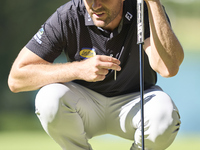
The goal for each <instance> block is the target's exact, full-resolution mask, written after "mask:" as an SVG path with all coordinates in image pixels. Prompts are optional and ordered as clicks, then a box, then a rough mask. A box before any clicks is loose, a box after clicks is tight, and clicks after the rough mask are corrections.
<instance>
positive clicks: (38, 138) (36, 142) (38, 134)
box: [0, 131, 200, 150]
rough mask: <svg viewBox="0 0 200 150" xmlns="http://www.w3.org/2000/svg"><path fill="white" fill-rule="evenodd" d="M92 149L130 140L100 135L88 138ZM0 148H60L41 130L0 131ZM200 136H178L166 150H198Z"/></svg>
mask: <svg viewBox="0 0 200 150" xmlns="http://www.w3.org/2000/svg"><path fill="white" fill-rule="evenodd" d="M90 143H91V145H92V147H93V149H94V150H129V149H130V146H131V145H132V142H131V141H129V140H124V139H121V138H118V137H114V136H110V135H109V136H108V135H107V136H100V137H96V138H93V139H92V140H90ZM0 149H1V150H61V148H60V147H59V146H58V145H57V144H56V143H55V142H54V141H53V140H52V139H51V138H50V137H49V136H48V135H47V134H46V133H44V132H42V131H22V132H20V131H14V132H8V131H5V132H3V131H2V132H0ZM199 149H200V136H199V135H195V136H188V135H184V136H180V135H179V136H178V137H177V139H176V140H175V142H174V143H173V144H172V145H171V146H170V147H169V148H168V149H167V150H199Z"/></svg>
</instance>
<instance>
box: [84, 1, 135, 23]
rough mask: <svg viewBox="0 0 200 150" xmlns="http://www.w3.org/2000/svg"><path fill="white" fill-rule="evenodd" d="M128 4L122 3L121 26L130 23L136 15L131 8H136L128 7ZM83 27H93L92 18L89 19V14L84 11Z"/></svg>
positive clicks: (126, 2)
mask: <svg viewBox="0 0 200 150" xmlns="http://www.w3.org/2000/svg"><path fill="white" fill-rule="evenodd" d="M129 5H130V4H129V3H128V1H124V6H123V24H127V23H131V22H132V20H133V18H135V17H134V15H135V14H136V10H133V8H136V7H134V6H133V7H130V6H129ZM85 25H86V26H94V22H93V21H92V18H91V17H90V15H89V13H88V12H87V10H86V11H85Z"/></svg>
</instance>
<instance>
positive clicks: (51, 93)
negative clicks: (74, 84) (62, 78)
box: [35, 83, 75, 133]
mask: <svg viewBox="0 0 200 150" xmlns="http://www.w3.org/2000/svg"><path fill="white" fill-rule="evenodd" d="M72 97H73V93H70V90H69V89H68V87H67V86H65V85H63V84H57V83H55V84H50V85H46V86H44V87H42V88H41V89H40V90H39V92H38V94H37V95H36V99H35V107H36V114H37V116H38V118H39V120H40V121H41V124H42V126H43V128H44V129H45V131H46V132H47V133H48V129H47V125H48V126H49V125H51V124H52V125H53V121H54V120H55V119H56V117H57V116H58V113H59V111H62V106H63V105H64V106H65V111H68V112H69V113H70V112H74V111H75V107H74V106H73V103H70V101H69V102H68V101H67V100H68V99H72Z"/></svg>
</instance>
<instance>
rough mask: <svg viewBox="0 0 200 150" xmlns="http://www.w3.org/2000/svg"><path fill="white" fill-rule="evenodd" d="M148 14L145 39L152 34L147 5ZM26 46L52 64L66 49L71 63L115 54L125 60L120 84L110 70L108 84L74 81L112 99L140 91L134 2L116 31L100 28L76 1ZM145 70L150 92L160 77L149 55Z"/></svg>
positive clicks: (60, 10) (127, 2)
mask: <svg viewBox="0 0 200 150" xmlns="http://www.w3.org/2000/svg"><path fill="white" fill-rule="evenodd" d="M144 14H145V17H144V18H145V38H148V37H149V36H150V31H149V22H148V12H147V7H146V5H145V13H144ZM26 47H27V48H28V49H30V50H31V51H32V52H34V53H35V54H37V55H38V56H40V57H41V58H43V59H45V60H47V61H49V62H53V61H54V60H55V58H56V57H58V56H59V55H60V54H61V52H62V51H63V50H64V52H65V54H66V56H67V58H68V61H70V62H72V61H80V60H83V59H87V58H90V57H92V56H94V55H108V56H110V55H112V56H113V57H116V58H118V59H119V60H120V61H121V68H122V70H121V71H120V72H117V80H116V81H115V80H114V71H113V70H110V72H109V74H108V75H107V76H106V79H105V80H104V81H99V82H95V83H93V82H86V81H82V80H75V81H74V82H76V83H78V84H80V85H83V86H85V87H87V88H89V89H92V90H94V91H96V92H98V93H101V94H103V95H105V96H108V97H110V96H117V95H122V94H127V93H131V92H136V91H139V86H140V84H139V50H138V45H137V13H136V1H134V0H125V1H124V9H123V20H122V21H121V23H120V25H119V27H118V28H116V29H115V30H114V31H113V32H109V31H105V30H103V29H102V28H99V27H96V26H95V25H94V23H93V21H92V20H91V18H90V16H89V14H88V13H87V11H86V9H85V6H84V3H83V1H82V0H72V1H70V2H68V3H66V4H65V5H63V6H61V7H60V8H58V9H57V11H56V12H55V13H54V14H53V15H52V16H51V17H50V18H49V19H48V20H47V21H46V22H45V23H44V24H43V25H42V28H41V29H40V30H39V31H38V33H36V35H35V36H34V37H33V38H32V39H31V40H30V41H29V42H28V44H27V45H26ZM85 69H87V68H85ZM144 70H145V71H144V74H145V89H147V88H149V87H151V86H153V85H155V84H156V80H157V76H156V73H155V71H153V70H152V68H151V67H150V65H149V61H148V58H147V55H146V54H145V64H144Z"/></svg>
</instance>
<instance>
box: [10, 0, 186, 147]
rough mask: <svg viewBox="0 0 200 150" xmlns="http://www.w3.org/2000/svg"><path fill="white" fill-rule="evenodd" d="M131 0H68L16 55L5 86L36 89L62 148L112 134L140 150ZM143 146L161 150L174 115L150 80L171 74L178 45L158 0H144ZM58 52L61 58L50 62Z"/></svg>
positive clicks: (179, 56) (171, 135) (174, 126)
mask: <svg viewBox="0 0 200 150" xmlns="http://www.w3.org/2000/svg"><path fill="white" fill-rule="evenodd" d="M136 10H137V9H136V0H71V1H69V2H67V3H66V4H65V5H63V6H61V7H60V8H58V9H57V11H56V12H55V13H54V14H53V15H52V16H51V17H50V18H49V19H48V20H47V21H46V22H45V23H44V24H43V25H42V27H41V29H39V31H38V32H37V33H36V34H35V35H34V36H33V38H32V39H31V40H30V41H29V42H28V43H27V45H26V46H25V47H24V48H23V49H22V50H21V52H20V53H19V55H18V57H17V58H16V60H15V62H14V64H13V66H12V69H11V72H10V75H9V79H8V83H9V87H10V89H11V91H13V92H21V91H32V90H37V89H40V90H39V92H38V94H37V96H36V101H35V105H36V114H37V116H38V118H39V120H40V121H41V124H42V126H43V128H44V130H45V131H46V132H47V133H48V134H49V136H51V137H52V138H53V139H54V140H55V141H56V142H57V143H58V144H59V145H60V146H61V147H62V149H63V150H92V147H91V146H90V144H89V143H88V139H90V138H92V137H94V136H98V135H102V134H112V135H116V136H119V137H122V138H125V139H129V140H132V141H133V145H132V147H131V150H139V149H141V117H140V98H139V93H140V92H139V87H140V85H139V56H138V55H139V54H138V53H139V52H138V45H137V32H136V31H137V15H136V14H137V11H136ZM144 12H145V13H144V20H145V41H144V46H143V48H144V51H145V57H144V59H145V60H144V61H145V64H144V74H145V77H144V79H145V85H144V86H145V87H144V89H145V91H144V101H145V105H144V110H145V112H144V121H145V125H144V128H145V132H144V135H145V150H164V149H166V148H167V147H168V146H169V145H170V144H171V143H172V142H173V140H174V139H175V137H176V135H177V132H178V130H179V126H180V117H179V112H178V109H177V107H176V106H175V104H174V102H173V101H172V99H171V98H170V97H169V95H167V94H166V93H165V92H163V91H162V89H161V88H160V87H159V86H157V85H156V79H157V77H156V73H159V74H160V75H161V76H163V77H172V76H175V75H176V74H177V72H178V70H179V66H180V65H181V63H182V61H183V57H184V56H183V55H184V54H183V49H182V46H181V45H180V43H179V41H178V40H177V38H176V36H175V34H174V32H173V31H172V29H171V26H170V23H169V19H168V17H167V15H166V13H165V10H164V7H163V6H162V4H161V2H160V0H145V7H144ZM62 51H64V53H65V54H66V56H67V63H58V64H53V61H54V60H55V58H57V57H58V56H59V55H60V54H61V53H62Z"/></svg>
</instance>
